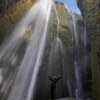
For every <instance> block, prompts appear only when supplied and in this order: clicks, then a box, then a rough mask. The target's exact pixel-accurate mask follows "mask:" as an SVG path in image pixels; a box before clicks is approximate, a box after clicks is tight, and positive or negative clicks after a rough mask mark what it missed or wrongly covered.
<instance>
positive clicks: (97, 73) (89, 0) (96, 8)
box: [77, 0, 100, 100]
mask: <svg viewBox="0 0 100 100" xmlns="http://www.w3.org/2000/svg"><path fill="white" fill-rule="evenodd" d="M77 2H78V6H79V8H80V10H81V12H82V15H83V17H84V20H85V22H86V28H87V35H88V37H89V41H90V45H91V50H90V60H91V68H92V80H93V82H92V84H93V87H92V88H93V94H92V96H93V100H100V0H77Z"/></svg>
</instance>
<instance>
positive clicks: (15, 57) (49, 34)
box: [0, 0, 86, 100]
mask: <svg viewBox="0 0 100 100" xmlns="http://www.w3.org/2000/svg"><path fill="white" fill-rule="evenodd" d="M61 5H62V4H61ZM57 6H59V5H58V4H55V3H54V2H53V1H52V0H39V1H38V2H37V3H36V4H34V5H33V6H32V7H31V8H30V10H29V11H28V12H27V13H26V14H25V15H24V16H23V18H22V19H21V20H20V22H18V23H17V25H16V27H15V28H14V29H13V31H12V32H11V33H10V35H9V36H8V37H7V39H6V40H4V41H3V43H2V45H1V46H0V98H1V100H35V99H34V98H39V95H40V98H39V99H36V100H40V99H41V100H44V99H45V100H46V99H49V94H50V93H49V92H48V91H49V90H48V88H49V85H48V83H49V82H48V79H47V76H48V74H49V75H51V76H54V75H56V76H62V79H61V81H60V82H59V83H58V89H57V91H56V92H57V98H58V97H59V98H63V97H66V96H70V97H74V96H73V95H74V94H75V95H76V99H79V98H83V94H84V93H83V87H82V78H81V76H82V74H81V70H82V68H81V64H80V63H81V61H82V63H84V62H85V61H86V59H85V57H86V56H84V60H81V61H80V44H79V42H80V41H79V39H80V37H79V34H78V31H77V20H78V18H77V17H76V16H75V14H74V13H72V12H71V11H70V9H69V8H68V7H65V10H67V11H68V12H67V13H68V14H66V11H65V10H64V15H65V16H66V17H65V18H66V21H65V22H64V25H63V24H62V23H61V21H60V10H59V9H60V8H59V7H57ZM63 6H64V5H63ZM65 23H66V24H65ZM61 27H63V28H64V29H65V30H64V29H62V30H63V31H64V32H66V33H63V32H62V33H60V28H61ZM67 28H68V29H69V31H70V32H69V33H68V32H67V31H66V30H68V29H67ZM84 33H86V32H85V31H84ZM84 33H81V34H82V35H81V39H82V41H83V44H84V51H85V50H86V49H85V48H86V34H84ZM61 34H64V35H66V36H67V35H68V34H71V36H72V37H71V38H72V41H71V42H72V43H73V55H74V56H73V57H74V59H73V57H72V53H70V51H69V49H68V45H67V43H65V40H64V39H63V37H64V36H63V37H62V36H61ZM82 37H84V38H82ZM64 38H65V37H64ZM68 38H69V37H68ZM68 38H67V39H68ZM70 40H71V39H70ZM84 53H86V52H84ZM68 57H70V58H68ZM69 60H71V61H70V62H69ZM69 63H71V64H69ZM72 63H74V65H73V64H72ZM69 65H70V66H69ZM84 66H86V65H84ZM74 73H75V74H74ZM73 81H74V82H75V85H76V88H74V83H73ZM39 87H40V88H39ZM41 91H42V92H41ZM73 91H74V92H73ZM37 92H39V94H37ZM46 93H47V94H46ZM42 94H43V95H42ZM41 95H42V96H41ZM44 95H45V96H44ZM43 96H44V97H43ZM41 97H43V98H41Z"/></svg>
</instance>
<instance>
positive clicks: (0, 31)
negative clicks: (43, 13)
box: [0, 0, 36, 43]
mask: <svg viewBox="0 0 100 100" xmlns="http://www.w3.org/2000/svg"><path fill="white" fill-rule="evenodd" d="M35 1H36V0H0V43H1V42H2V40H3V39H4V37H5V34H7V32H9V31H10V30H11V29H12V27H14V26H15V24H16V22H17V21H18V20H19V19H20V18H21V17H22V16H23V14H25V12H26V11H27V10H28V9H29V8H30V7H31V6H32V5H33V3H34V2H35Z"/></svg>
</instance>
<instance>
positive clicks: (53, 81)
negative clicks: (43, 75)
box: [48, 76, 62, 100]
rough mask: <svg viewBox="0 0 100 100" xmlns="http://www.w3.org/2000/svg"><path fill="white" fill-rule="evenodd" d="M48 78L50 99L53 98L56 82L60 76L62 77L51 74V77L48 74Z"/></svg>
mask: <svg viewBox="0 0 100 100" xmlns="http://www.w3.org/2000/svg"><path fill="white" fill-rule="evenodd" d="M48 78H49V79H50V81H51V84H50V91H51V99H52V100H54V94H55V88H56V83H57V82H58V81H59V80H60V79H61V78H62V77H58V78H57V77H56V76H53V78H51V77H50V76H48Z"/></svg>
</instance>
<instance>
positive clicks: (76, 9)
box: [57, 0, 80, 14]
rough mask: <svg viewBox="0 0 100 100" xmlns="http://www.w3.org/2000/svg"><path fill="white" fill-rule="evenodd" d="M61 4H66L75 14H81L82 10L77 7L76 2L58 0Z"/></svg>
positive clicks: (73, 0) (74, 0) (72, 0)
mask: <svg viewBox="0 0 100 100" xmlns="http://www.w3.org/2000/svg"><path fill="white" fill-rule="evenodd" d="M57 1H60V2H64V4H65V5H67V6H68V7H69V8H70V9H71V10H72V11H73V12H75V13H78V14H80V10H79V8H78V7H77V2H76V0H57Z"/></svg>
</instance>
